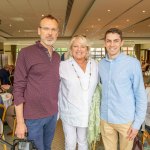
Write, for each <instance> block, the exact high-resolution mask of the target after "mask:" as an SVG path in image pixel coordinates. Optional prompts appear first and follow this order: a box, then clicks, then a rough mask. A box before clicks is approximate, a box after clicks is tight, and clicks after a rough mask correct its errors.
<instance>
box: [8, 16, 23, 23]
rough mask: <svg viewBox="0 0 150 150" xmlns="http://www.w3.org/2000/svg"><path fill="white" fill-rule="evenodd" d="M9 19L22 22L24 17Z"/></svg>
mask: <svg viewBox="0 0 150 150" xmlns="http://www.w3.org/2000/svg"><path fill="white" fill-rule="evenodd" d="M10 20H13V21H18V22H23V21H24V19H23V18H22V17H12V18H10Z"/></svg>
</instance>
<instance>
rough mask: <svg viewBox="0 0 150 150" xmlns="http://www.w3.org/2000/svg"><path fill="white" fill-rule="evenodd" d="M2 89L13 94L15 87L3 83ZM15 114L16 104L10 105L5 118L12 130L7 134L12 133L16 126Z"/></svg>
mask: <svg viewBox="0 0 150 150" xmlns="http://www.w3.org/2000/svg"><path fill="white" fill-rule="evenodd" d="M1 89H2V90H3V91H4V92H5V91H7V92H8V93H11V94H12V89H13V87H12V86H11V85H8V84H7V85H1ZM14 116H15V107H14V104H13V103H12V105H10V106H8V108H7V111H6V117H5V120H6V122H7V124H8V126H9V127H10V129H11V131H10V132H9V133H8V134H7V135H12V130H13V126H14Z"/></svg>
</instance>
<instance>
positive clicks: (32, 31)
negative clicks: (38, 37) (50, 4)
mask: <svg viewBox="0 0 150 150" xmlns="http://www.w3.org/2000/svg"><path fill="white" fill-rule="evenodd" d="M24 32H27V33H35V32H37V30H24Z"/></svg>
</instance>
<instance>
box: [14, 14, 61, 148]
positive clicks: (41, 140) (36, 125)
mask: <svg viewBox="0 0 150 150" xmlns="http://www.w3.org/2000/svg"><path fill="white" fill-rule="evenodd" d="M58 30H59V29H58V21H57V19H56V18H54V17H53V16H51V15H47V16H44V17H43V18H42V19H41V21H40V26H39V27H38V34H39V35H40V41H39V42H37V43H36V44H34V45H31V46H29V47H26V48H23V49H22V50H21V51H20V53H19V56H18V59H17V63H16V68H15V74H14V91H13V94H14V103H15V110H16V118H17V127H16V135H17V137H18V138H24V136H25V133H26V132H28V139H29V140H33V141H34V143H35V145H36V147H37V149H38V150H50V149H51V143H52V140H53V137H54V132H55V127H56V120H57V112H58V107H57V101H58V90H59V63H60V57H59V55H58V54H57V53H56V52H55V51H54V48H53V46H52V45H53V44H54V42H55V41H56V39H57V37H58Z"/></svg>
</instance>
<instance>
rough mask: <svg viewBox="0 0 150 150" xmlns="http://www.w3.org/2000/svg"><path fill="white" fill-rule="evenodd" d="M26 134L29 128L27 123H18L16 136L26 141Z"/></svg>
mask: <svg viewBox="0 0 150 150" xmlns="http://www.w3.org/2000/svg"><path fill="white" fill-rule="evenodd" d="M25 133H27V127H26V125H25V123H17V126H16V131H15V134H16V136H17V137H18V138H20V139H24V138H25Z"/></svg>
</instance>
